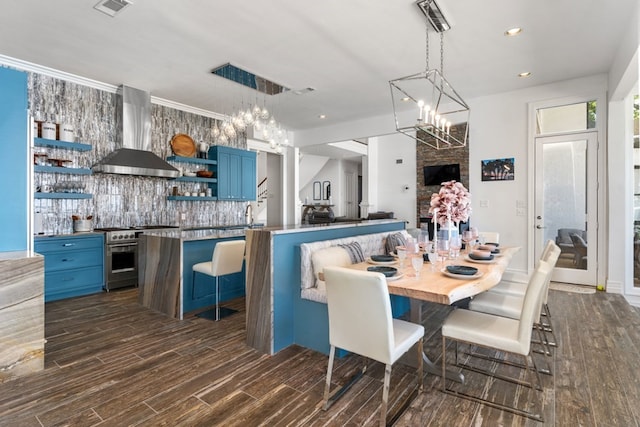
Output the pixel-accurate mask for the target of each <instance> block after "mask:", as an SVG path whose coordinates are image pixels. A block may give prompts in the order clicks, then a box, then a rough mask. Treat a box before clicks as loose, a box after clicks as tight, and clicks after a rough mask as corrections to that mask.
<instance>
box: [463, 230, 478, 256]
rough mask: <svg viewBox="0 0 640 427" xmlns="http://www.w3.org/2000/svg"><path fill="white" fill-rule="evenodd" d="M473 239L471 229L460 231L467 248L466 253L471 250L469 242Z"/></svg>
mask: <svg viewBox="0 0 640 427" xmlns="http://www.w3.org/2000/svg"><path fill="white" fill-rule="evenodd" d="M474 240H475V239H474V237H473V232H472V231H471V230H465V231H464V232H463V233H462V241H463V242H464V245H465V247H466V249H467V253H469V252H471V250H472V249H473V248H472V244H471V242H473V241H474Z"/></svg>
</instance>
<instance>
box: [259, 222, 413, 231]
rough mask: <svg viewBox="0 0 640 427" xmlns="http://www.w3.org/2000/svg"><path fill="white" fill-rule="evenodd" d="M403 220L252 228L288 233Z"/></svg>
mask: <svg viewBox="0 0 640 427" xmlns="http://www.w3.org/2000/svg"><path fill="white" fill-rule="evenodd" d="M396 222H402V223H404V222H405V221H403V220H399V219H373V220H363V221H354V222H333V223H329V224H292V225H284V226H278V227H260V228H254V229H253V230H256V231H268V232H270V233H271V234H288V233H304V232H307V231H313V230H326V229H336V228H352V227H363V226H367V225H375V224H388V223H396Z"/></svg>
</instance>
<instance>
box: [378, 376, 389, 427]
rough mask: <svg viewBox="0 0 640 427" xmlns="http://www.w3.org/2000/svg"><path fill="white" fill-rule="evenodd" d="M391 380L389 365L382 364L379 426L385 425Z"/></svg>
mask: <svg viewBox="0 0 640 427" xmlns="http://www.w3.org/2000/svg"><path fill="white" fill-rule="evenodd" d="M390 382H391V365H385V366H384V385H383V386H382V407H381V408H380V427H385V426H386V425H387V406H388V404H389V383H390Z"/></svg>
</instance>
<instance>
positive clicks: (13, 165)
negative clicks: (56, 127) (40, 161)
mask: <svg viewBox="0 0 640 427" xmlns="http://www.w3.org/2000/svg"><path fill="white" fill-rule="evenodd" d="M0 100H1V102H0V135H1V137H0V138H1V140H0V145H2V156H0V179H1V180H2V182H4V185H3V186H2V209H0V252H6V251H22V250H26V249H27V247H28V244H29V236H28V234H29V231H28V219H29V213H28V206H29V200H28V198H29V194H30V191H29V188H28V185H29V184H28V183H29V169H28V165H29V162H30V161H31V160H30V155H29V141H28V131H27V130H28V127H29V126H28V115H27V74H26V73H24V72H22V71H17V70H12V69H10V68H3V67H0Z"/></svg>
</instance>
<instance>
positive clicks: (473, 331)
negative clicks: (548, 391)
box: [442, 261, 551, 422]
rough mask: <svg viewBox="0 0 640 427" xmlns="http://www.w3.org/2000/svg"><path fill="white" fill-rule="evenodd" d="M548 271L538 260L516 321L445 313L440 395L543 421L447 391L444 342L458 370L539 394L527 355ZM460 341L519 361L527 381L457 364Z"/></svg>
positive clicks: (468, 312)
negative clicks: (452, 349)
mask: <svg viewBox="0 0 640 427" xmlns="http://www.w3.org/2000/svg"><path fill="white" fill-rule="evenodd" d="M550 271H551V266H550V265H549V264H548V263H546V262H545V261H540V263H539V264H538V267H537V268H536V270H535V272H534V273H533V276H532V277H531V279H530V281H529V286H528V287H527V293H526V295H525V299H524V302H523V307H522V312H521V315H520V319H518V320H516V319H510V318H507V317H502V316H496V315H493V314H487V313H481V312H477V311H472V310H463V309H458V310H454V311H453V312H452V313H451V314H449V316H447V318H446V319H445V321H444V323H443V325H442V391H443V392H445V393H447V394H451V395H454V396H458V397H462V398H465V399H468V400H471V401H474V402H479V403H483V404H485V405H487V406H490V407H493V408H498V409H501V410H504V411H507V412H511V413H515V414H519V415H523V416H526V417H528V418H531V419H534V420H536V421H540V422H543V419H542V415H541V412H542V411H541V410H540V411H537V412H534V411H532V410H529V409H528V408H525V409H523V408H519V407H517V406H516V405H515V404H514V405H508V404H506V403H503V402H498V401H492V400H489V399H487V398H486V397H484V396H482V395H474V394H470V393H466V392H463V391H459V390H456V389H453V388H450V387H449V386H448V383H447V378H446V372H447V369H446V368H447V363H446V349H447V340H451V341H454V342H455V365H457V366H459V367H462V368H463V369H467V370H470V371H474V372H478V373H482V374H486V375H489V376H491V377H493V378H496V379H499V380H503V381H508V382H511V383H514V384H517V385H520V386H524V387H528V388H530V389H532V391H533V389H534V388H535V389H536V390H538V391H541V390H542V383H541V380H540V376H539V374H538V369H537V367H536V363H535V360H534V358H533V356H532V353H531V334H532V330H533V322H534V320H535V318H536V316H537V315H538V314H539V306H540V301H541V300H542V294H543V292H544V287H545V281H546V278H547V275H548V274H550ZM460 342H463V343H466V344H470V345H476V346H479V347H484V348H488V349H493V350H498V351H500V352H505V353H511V354H514V355H517V356H519V357H521V358H523V359H524V363H523V367H524V370H525V371H526V372H525V374H526V376H527V378H528V379H527V380H526V381H525V380H521V379H520V378H515V377H512V376H507V375H500V374H498V373H492V372H489V371H486V370H483V369H480V368H478V367H475V366H473V365H470V364H469V362H467V363H466V364H460V363H459V361H458V353H459V352H458V345H459V343H460ZM529 360H531V363H532V365H533V369H530V365H529ZM532 371H533V373H532ZM540 409H541V408H540Z"/></svg>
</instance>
